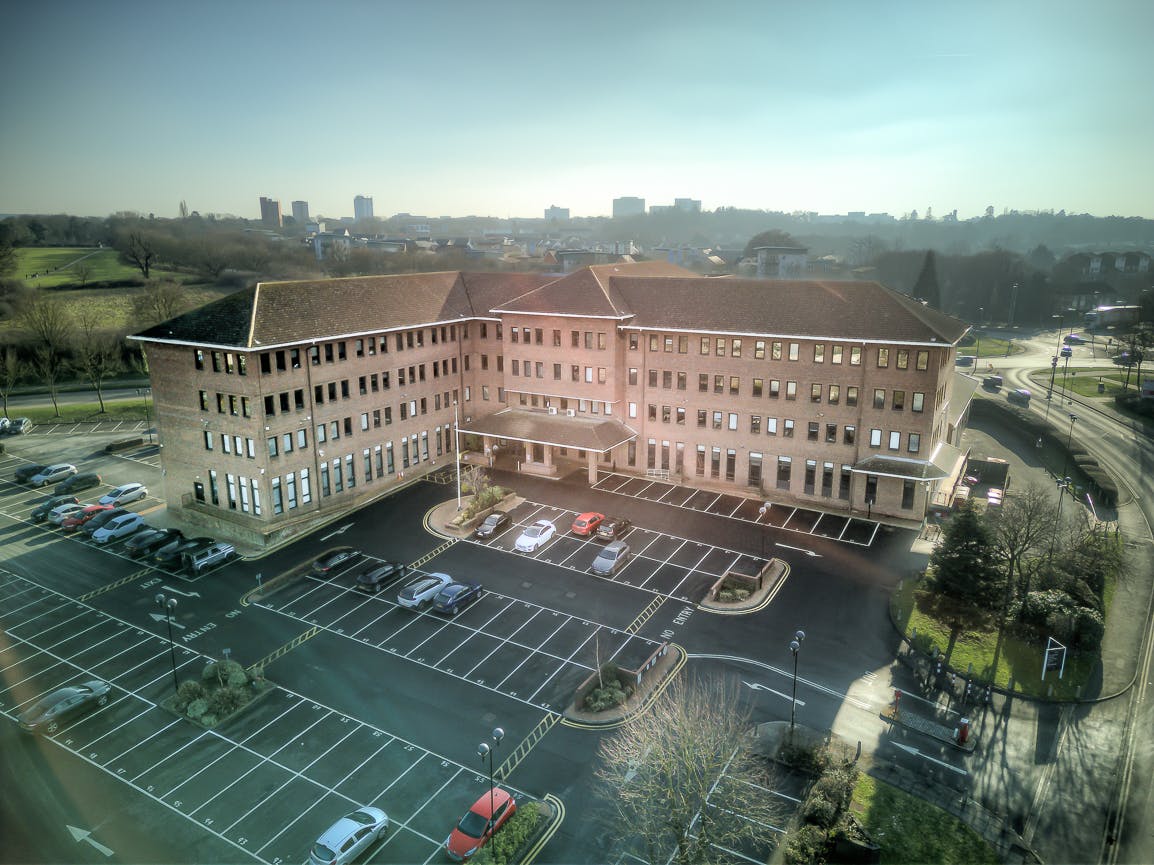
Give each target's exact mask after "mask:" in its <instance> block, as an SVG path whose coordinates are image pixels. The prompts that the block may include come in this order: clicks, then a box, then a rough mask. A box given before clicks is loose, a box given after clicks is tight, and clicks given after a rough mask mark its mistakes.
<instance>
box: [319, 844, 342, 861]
mask: <svg viewBox="0 0 1154 865" xmlns="http://www.w3.org/2000/svg"><path fill="white" fill-rule="evenodd" d="M313 858H314V859H318V860H320V861H321V862H332V861H333V860H334V859H336V858H337V854H336V853H334V852H333V851H332V850H330V849H329V848H328V847H326V846H325V845H324V844H316V845H314V846H313Z"/></svg>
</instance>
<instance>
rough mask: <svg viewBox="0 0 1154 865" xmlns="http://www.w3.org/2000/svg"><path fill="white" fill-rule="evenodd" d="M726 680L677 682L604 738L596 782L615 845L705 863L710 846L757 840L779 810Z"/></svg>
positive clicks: (651, 858) (745, 715)
mask: <svg viewBox="0 0 1154 865" xmlns="http://www.w3.org/2000/svg"><path fill="white" fill-rule="evenodd" d="M743 703H744V701H743V698H742V695H741V693H740V686H738V685H737V684H736V683H735V682H733V681H732V680H728V681H726V680H712V681H708V682H705V681H696V682H693V683H691V684H688V685H687V684H683V683H682V682H681V681H680V680H679V681H677V682H675V683H674V684H673V685H672V686H671V687H670V688H669V690H668V691H667V692H666V693H665V694H664V695H662V697H660V698H659V699H658V701H657V702H656V704H655V705H654V706H653V708H652V709H650V710H649V711H647V712H646V713H645V714H644V715H642V716H641V717H639V718H637V719H635V720H634V721H632V722H631V723H630V724H629V725H628V726H626V727H623V728H621V730H619V731H618V732H617V733H616V734H614V735H613V736H612V737H611V738H609V739H606V740H604V741H603V742H602V743H601V747H600V749H599V751H598V755H599V757H600V760H601V766H600V768H598V770H597V776H598V778H599V779H600V780H601V781H602V782H604V784H605V787H604V791H603V795H604V798H605V802H606V807H607V809H608V812H609V824H610V825H609V831H610V834H611V835H612V836H613V837H614V839H615V840H617V841H629V842H633V843H639V844H640V848H641V849H635V850H634V851H633V852H635V853H636V855H639V856H641V857H644V858H645V859H646V861H648V862H651V863H658V862H661V863H665V862H668V861H670V860H671V859H672V860H673V861H676V862H679V863H698V862H712V861H715V860H716V859H717V858H718V850H717V848H718V847H737V846H739V845H741V844H742V843H746V842H751V841H753V842H756V841H758V840H764V836H765V833H766V829H765V827H766V826H767V825H781V824H782V822H783V819H784V812H783V809H782V808H781V805H780V804H779V800H775V799H774V797H773V796H771V795H770V793H769V790H771V789H772V788H773V783H772V779H771V777H770V775H771V769H770V764H769V762H768V760H766V759H765V758H764V757H761V756H759V755H758V754H756V753H755V751H754V747H753V746H754V740H753V736H752V723H751V721H750V709H749V707H748V704H743Z"/></svg>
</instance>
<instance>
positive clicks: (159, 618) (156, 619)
mask: <svg viewBox="0 0 1154 865" xmlns="http://www.w3.org/2000/svg"><path fill="white" fill-rule="evenodd" d="M149 615H150V616H152V621H154V622H163V621H164V620H165V619H167V618H168V616H164V615H161V614H160V613H149ZM172 626H173V627H174V628H180V629H181V630H182V631H183V630H184V629H185V628H184V625H182V624H181V623H180V622H173V623H172Z"/></svg>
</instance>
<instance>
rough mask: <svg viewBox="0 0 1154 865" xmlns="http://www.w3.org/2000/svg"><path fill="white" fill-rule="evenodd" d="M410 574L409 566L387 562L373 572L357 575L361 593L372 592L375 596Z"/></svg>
mask: <svg viewBox="0 0 1154 865" xmlns="http://www.w3.org/2000/svg"><path fill="white" fill-rule="evenodd" d="M408 573H409V568H408V566H407V565H402V564H400V563H399V562H385V563H384V564H383V565H380V566H379V567H376V568H373V569H372V570H371V571H365V572H364V573H363V574H357V588H358V589H360V590H361V591H365V592H372V593H373V594H374V595H375V594H376V593H377V592H379V591H380V590H381V589H383V588H385V587H386V586H387V585H389V584H390V583H392V582H393V581H394V580H399V579H401V578H402V577H404V576H405V575H406V574H408Z"/></svg>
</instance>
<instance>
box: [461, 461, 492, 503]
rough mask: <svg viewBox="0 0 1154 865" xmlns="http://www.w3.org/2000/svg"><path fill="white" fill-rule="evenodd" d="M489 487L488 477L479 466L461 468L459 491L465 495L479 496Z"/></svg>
mask: <svg viewBox="0 0 1154 865" xmlns="http://www.w3.org/2000/svg"><path fill="white" fill-rule="evenodd" d="M488 486H489V475H488V473H487V472H486V471H485V470H484V469H483V468H481V466H475V465H466V466H462V467H461V489H463V490H465V492H466V493H468V494H471V495H474V496H479V495H481V494H482V493H483V492H485V490H486V489H487V488H488Z"/></svg>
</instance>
